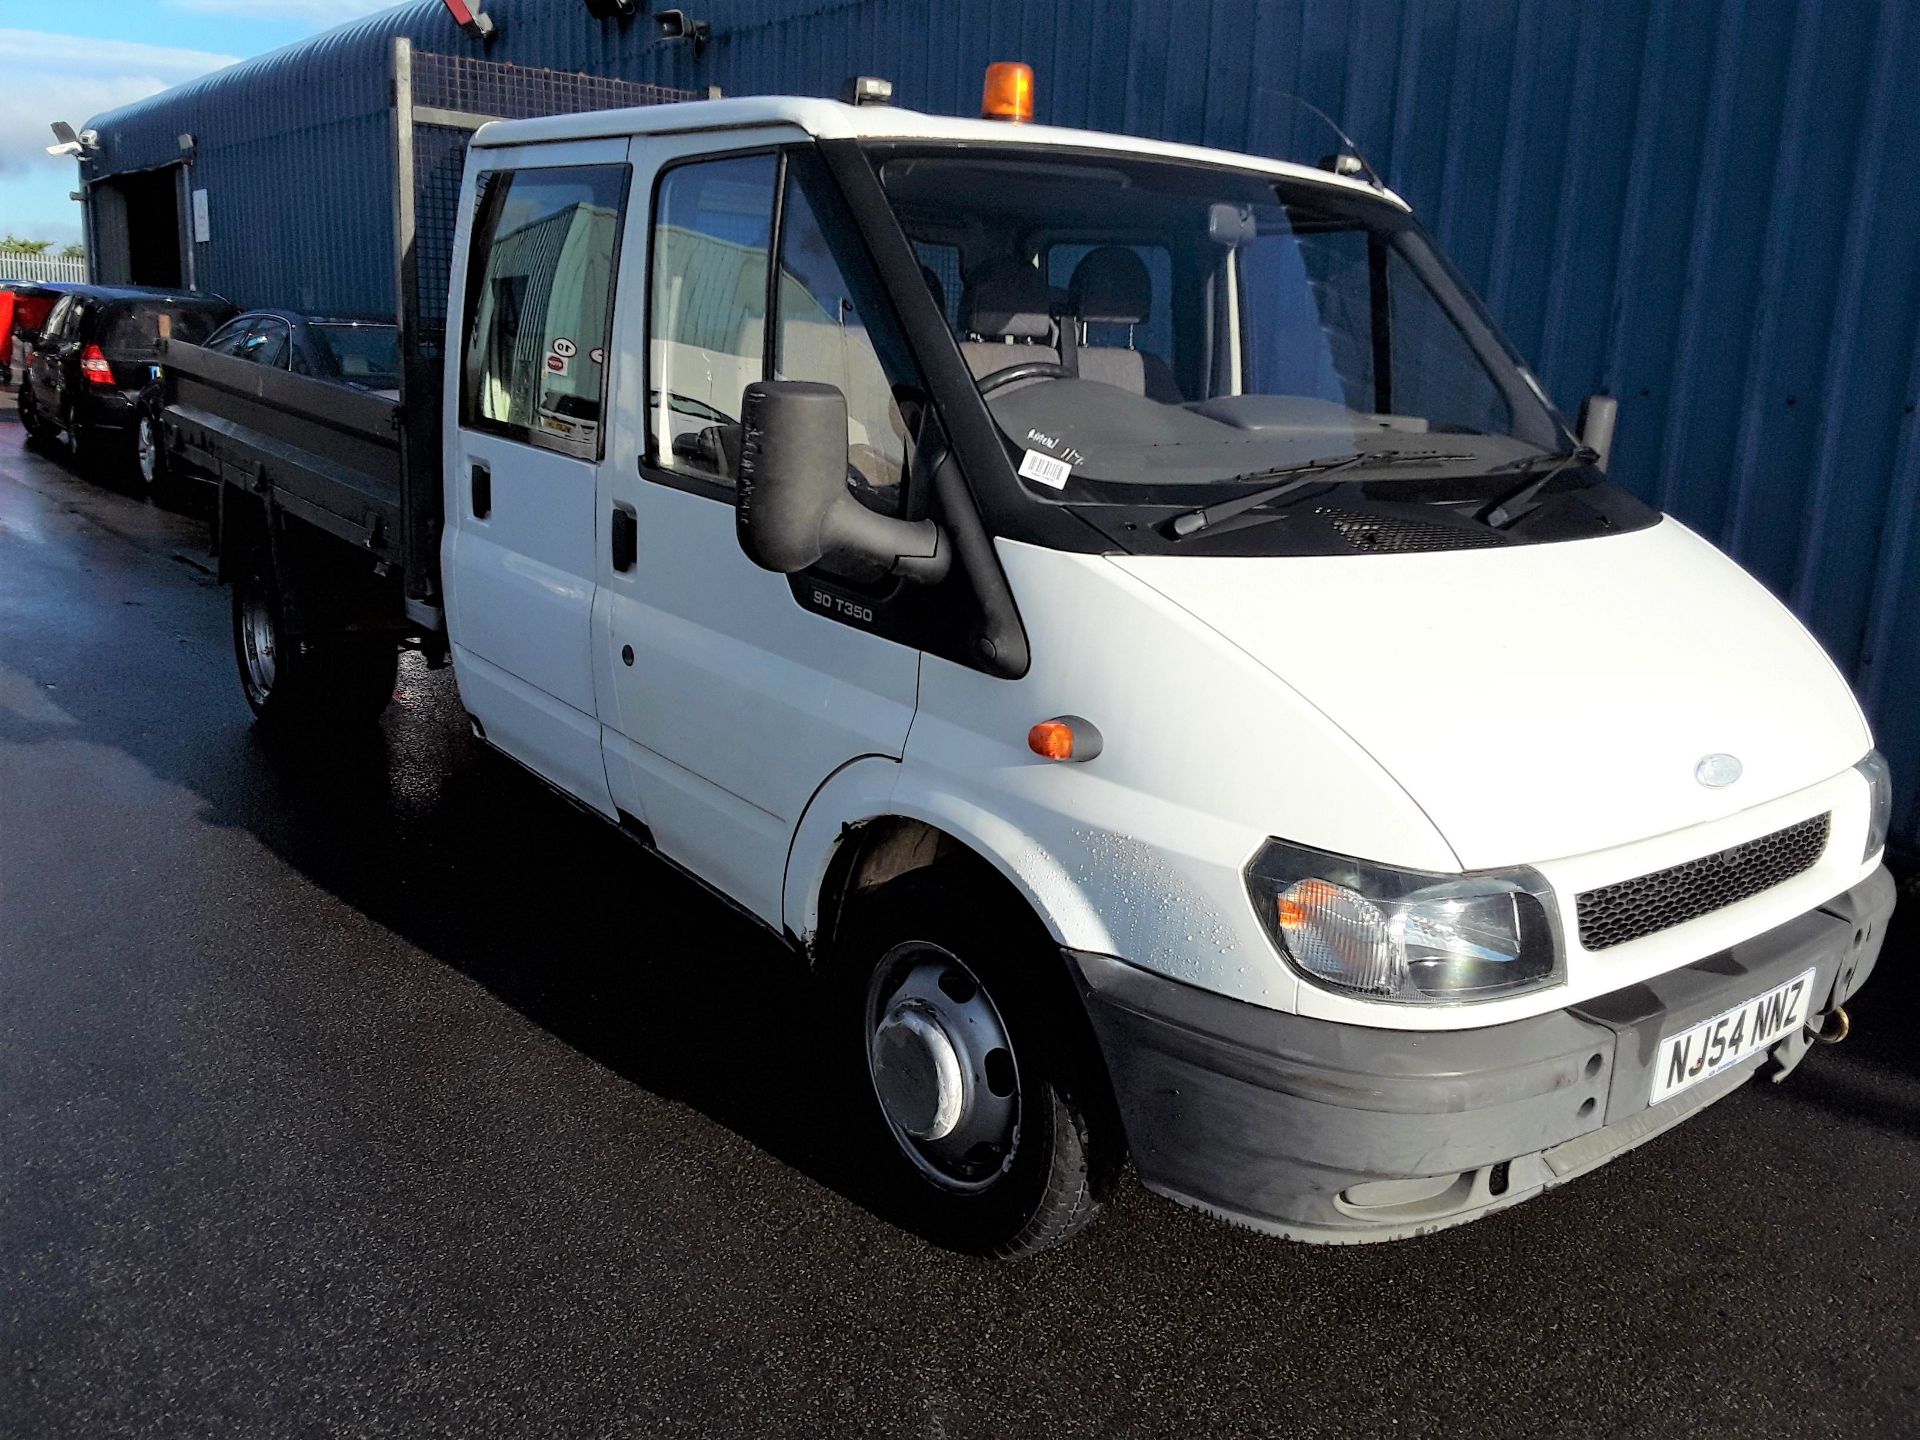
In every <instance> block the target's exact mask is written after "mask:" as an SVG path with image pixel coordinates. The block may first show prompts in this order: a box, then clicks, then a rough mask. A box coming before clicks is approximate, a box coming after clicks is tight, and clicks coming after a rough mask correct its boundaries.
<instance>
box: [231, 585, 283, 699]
mask: <svg viewBox="0 0 1920 1440" xmlns="http://www.w3.org/2000/svg"><path fill="white" fill-rule="evenodd" d="M277 649H278V645H277V642H276V639H275V636H274V630H273V612H272V611H271V610H269V609H268V608H267V602H266V600H265V599H264V598H263V597H262V596H261V595H260V593H259V592H258V591H257V590H256V591H252V592H250V593H249V594H248V595H247V598H246V602H245V603H244V604H243V605H242V606H241V609H240V653H241V657H242V658H243V659H244V660H245V661H246V665H247V683H248V684H249V685H251V686H252V687H253V692H254V694H255V695H257V696H258V697H259V698H260V699H262V700H265V699H266V698H267V696H269V695H271V694H272V693H273V679H274V672H275V670H276V668H277V666H276V662H275V655H276V652H277Z"/></svg>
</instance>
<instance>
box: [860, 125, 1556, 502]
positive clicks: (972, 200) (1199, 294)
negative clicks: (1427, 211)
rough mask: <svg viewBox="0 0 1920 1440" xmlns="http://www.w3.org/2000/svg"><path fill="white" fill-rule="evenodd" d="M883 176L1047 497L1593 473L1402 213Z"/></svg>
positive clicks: (1145, 178) (1038, 178)
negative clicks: (1294, 469) (1315, 471)
mask: <svg viewBox="0 0 1920 1440" xmlns="http://www.w3.org/2000/svg"><path fill="white" fill-rule="evenodd" d="M880 176H881V181H882V184H883V186H884V187H885V189H886V192H887V195H888V198H889V200H890V201H891V203H892V205H893V207H894V210H895V213H896V214H897V215H898V217H899V219H900V221H901V224H902V227H903V228H904V230H905V231H906V234H907V237H908V239H909V241H910V242H911V243H912V244H913V246H914V248H915V250H916V252H917V253H918V254H919V256H920V259H921V261H922V265H923V276H924V277H925V278H926V280H927V283H928V284H929V286H930V287H931V288H932V289H933V290H934V292H935V296H936V299H937V300H939V302H940V304H941V306H942V308H943V310H944V312H945V313H946V315H947V317H948V321H949V325H950V326H951V328H952V329H953V332H954V337H955V340H956V341H957V342H958V345H959V348H960V352H961V354H962V356H963V358H964V359H965V360H966V362H967V364H968V366H969V368H970V369H971V371H972V373H973V376H974V379H975V381H976V383H977V384H978V385H979V387H980V390H981V393H982V394H983V395H984V396H985V397H986V400H987V405H988V408H989V410H990V412H991V413H992V414H993V416H994V418H995V420H996V421H997V422H998V424H999V426H1000V429H1001V431H1002V433H1003V435H1004V436H1005V438H1006V440H1007V441H1008V443H1009V444H1010V445H1011V446H1012V447H1014V449H1015V452H1016V459H1017V460H1018V461H1019V468H1020V473H1021V475H1022V477H1023V479H1025V480H1026V481H1027V482H1028V484H1029V487H1030V488H1031V489H1032V490H1033V492H1034V493H1035V494H1037V495H1045V496H1048V497H1050V498H1066V499H1082V500H1100V499H1102V498H1125V499H1128V500H1132V499H1138V498H1144V497H1145V496H1146V495H1147V494H1148V492H1150V491H1176V492H1182V493H1184V492H1187V491H1190V490H1192V489H1193V488H1194V487H1214V488H1219V487H1223V486H1229V485H1234V484H1240V483H1244V482H1246V481H1248V480H1250V479H1258V478H1260V477H1262V476H1264V475H1267V474H1270V473H1271V472H1272V471H1274V470H1275V469H1277V468H1283V467H1287V466H1294V465H1301V464H1308V463H1314V462H1320V461H1331V460H1334V459H1338V458H1342V457H1353V456H1356V455H1358V456H1361V457H1363V460H1362V461H1357V462H1353V463H1355V464H1359V465H1364V464H1365V463H1366V461H1367V460H1370V459H1371V458H1372V457H1380V458H1382V459H1386V460H1390V461H1392V462H1394V463H1400V462H1402V461H1412V462H1414V463H1415V465H1416V466H1417V467H1418V468H1421V469H1423V470H1425V471H1428V472H1434V471H1438V472H1443V473H1451V474H1462V475H1464V474H1466V473H1469V472H1475V473H1485V472H1487V471H1488V470H1493V469H1498V468H1499V467H1502V466H1504V465H1507V464H1511V463H1513V462H1516V461H1524V458H1525V457H1528V456H1537V455H1539V454H1541V453H1542V452H1548V453H1561V452H1566V453H1571V451H1572V449H1573V444H1572V441H1571V439H1570V437H1569V436H1568V435H1567V433H1566V430H1565V427H1564V426H1563V425H1562V424H1561V423H1560V421H1559V420H1558V418H1557V417H1556V416H1555V415H1554V413H1553V412H1552V411H1551V409H1550V408H1549V407H1548V406H1547V404H1546V403H1545V401H1544V400H1543V399H1542V398H1541V396H1540V394H1539V392H1538V390H1537V389H1536V387H1535V386H1534V384H1533V382H1532V381H1531V379H1530V378H1529V377H1528V376H1527V375H1526V374H1525V372H1524V371H1523V370H1522V369H1521V368H1520V367H1519V366H1518V365H1517V364H1516V363H1515V361H1514V360H1513V358H1512V356H1511V354H1510V352H1509V351H1508V350H1507V348H1506V347H1505V345H1504V343H1503V342H1502V341H1501V340H1500V339H1499V338H1498V336H1497V334H1496V333H1495V332H1494V330H1493V328H1492V326H1491V325H1490V324H1489V323H1488V321H1487V320H1486V318H1485V316H1484V314H1483V313H1482V312H1481V311H1480V309H1479V308H1478V306H1477V304H1476V303H1475V302H1474V301H1473V300H1472V299H1471V298H1470V297H1469V296H1468V294H1467V293H1466V292H1465V290H1464V289H1463V288H1462V287H1461V286H1460V285H1459V284H1458V283H1457V282H1456V280H1455V279H1454V277H1453V275H1452V274H1451V272H1450V271H1449V269H1448V267H1447V266H1446V264H1445V262H1444V261H1443V260H1442V259H1441V258H1440V257H1439V256H1438V254H1437V253H1436V252H1435V251H1434V250H1433V248H1432V247H1431V245H1430V244H1429V243H1428V242H1427V240H1426V238H1425V236H1424V235H1423V234H1422V233H1421V231H1420V229H1419V227H1418V226H1417V225H1416V224H1415V223H1414V222H1413V220H1412V218H1411V217H1410V216H1409V215H1407V213H1406V212H1405V211H1404V210H1402V209H1401V208H1400V207H1399V206H1398V205H1396V204H1394V203H1393V202H1391V201H1390V200H1388V199H1386V198H1385V197H1376V196H1372V195H1368V194H1364V193H1360V192H1357V191H1351V190H1348V189H1345V188H1342V187H1336V186H1332V185H1318V184H1315V183H1313V182H1311V181H1301V180H1292V179H1285V178H1280V177H1276V176H1273V175H1270V174H1263V173H1258V172H1254V171H1245V170H1237V169H1230V168H1224V167H1218V166H1211V165H1201V164H1193V163H1184V162H1177V161H1164V160H1155V159H1142V158H1139V157H1135V156H1130V155H1121V154H1115V153H1094V152H1085V153H1076V152H1061V151H1055V150H1048V151H1046V152H1045V153H1044V154H1041V153H1036V152H1033V151H1028V152H1025V153H1022V152H1020V151H1018V150H1014V149H1007V150H1002V151H998V152H995V153H991V154H982V153H980V152H978V151H971V150H970V151H968V152H967V153H965V154H961V153H956V152H948V153H912V154H907V153H894V154H890V155H888V156H887V157H885V158H884V159H883V160H882V163H881V165H880ZM956 292H957V293H956Z"/></svg>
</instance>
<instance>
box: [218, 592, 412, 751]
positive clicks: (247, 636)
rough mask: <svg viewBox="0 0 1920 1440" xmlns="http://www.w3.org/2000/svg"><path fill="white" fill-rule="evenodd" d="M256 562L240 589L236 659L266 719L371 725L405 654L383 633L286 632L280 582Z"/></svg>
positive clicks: (251, 701)
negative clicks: (314, 634) (310, 635)
mask: <svg viewBox="0 0 1920 1440" xmlns="http://www.w3.org/2000/svg"><path fill="white" fill-rule="evenodd" d="M264 569H265V567H262V566H256V567H254V568H253V569H252V570H250V571H249V572H248V574H247V575H246V577H245V578H244V579H243V580H241V581H240V583H239V584H237V585H235V586H234V589H233V656H234V661H235V663H236V664H237V665H238V667H239V670H240V688H241V689H242V691H244V692H245V694H246V697H247V704H248V705H249V706H250V707H252V709H253V713H254V714H255V715H256V716H258V717H259V719H260V721H261V723H262V724H266V725H271V726H273V727H275V728H292V727H296V726H301V725H311V724H317V723H321V722H324V721H333V722H344V723H356V722H358V723H365V722H368V721H372V720H374V719H376V718H377V717H378V716H379V714H380V712H381V711H383V710H385V709H386V708H387V704H388V702H389V701H391V700H392V699H393V687H394V682H395V680H396V678H397V677H398V673H399V664H400V653H399V650H398V648H397V647H396V646H395V645H394V644H393V643H392V642H391V641H389V640H386V639H383V638H381V637H379V636H362V635H329V636H322V637H314V638H306V637H301V638H296V637H293V636H290V635H288V634H287V630H286V623H285V611H284V609H283V607H282V605H281V602H280V592H279V587H278V586H276V585H275V584H274V583H273V582H272V579H271V577H270V576H269V575H267V574H265V573H263V572H264Z"/></svg>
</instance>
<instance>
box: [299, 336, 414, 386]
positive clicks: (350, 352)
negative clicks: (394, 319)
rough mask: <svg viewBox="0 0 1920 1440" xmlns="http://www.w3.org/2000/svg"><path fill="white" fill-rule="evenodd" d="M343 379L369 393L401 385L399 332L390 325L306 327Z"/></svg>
mask: <svg viewBox="0 0 1920 1440" xmlns="http://www.w3.org/2000/svg"><path fill="white" fill-rule="evenodd" d="M307 330H308V333H310V334H311V335H312V336H313V337H314V338H315V339H316V340H317V341H318V342H319V343H320V344H322V345H324V346H326V347H327V350H328V351H329V353H331V354H332V356H333V368H334V370H335V371H336V372H337V373H338V374H339V376H340V378H341V379H342V380H345V381H347V382H348V383H349V384H353V385H363V386H365V387H366V388H367V389H369V390H396V389H398V388H399V386H400V332H399V331H398V330H396V329H395V328H394V327H393V326H391V325H309V326H308V327H307Z"/></svg>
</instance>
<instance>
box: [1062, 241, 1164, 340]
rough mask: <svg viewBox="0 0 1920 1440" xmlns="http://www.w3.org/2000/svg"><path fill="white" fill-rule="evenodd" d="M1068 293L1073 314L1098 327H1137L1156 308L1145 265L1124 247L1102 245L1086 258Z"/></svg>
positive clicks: (1078, 268)
mask: <svg viewBox="0 0 1920 1440" xmlns="http://www.w3.org/2000/svg"><path fill="white" fill-rule="evenodd" d="M1067 293H1068V295H1069V297H1070V303H1071V304H1072V306H1073V313H1074V314H1075V315H1078V316H1079V317H1080V318H1081V319H1082V320H1085V321H1090V322H1092V323H1094V324H1096V325H1138V324H1140V323H1141V322H1142V321H1143V320H1145V319H1146V318H1147V312H1148V311H1149V310H1150V309H1152V308H1153V282H1152V281H1151V280H1149V279H1148V278H1147V265H1146V262H1145V261H1144V260H1142V259H1141V258H1140V257H1139V256H1138V255H1136V254H1134V253H1133V251H1131V250H1129V249H1127V248H1126V247H1125V246H1124V245H1102V246H1100V247H1099V248H1098V249H1097V250H1089V251H1088V252H1087V253H1086V254H1085V255H1083V256H1082V257H1081V259H1080V263H1079V264H1078V265H1076V266H1074V267H1073V279H1072V280H1071V281H1070V282H1069V283H1068V286H1067Z"/></svg>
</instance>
